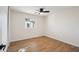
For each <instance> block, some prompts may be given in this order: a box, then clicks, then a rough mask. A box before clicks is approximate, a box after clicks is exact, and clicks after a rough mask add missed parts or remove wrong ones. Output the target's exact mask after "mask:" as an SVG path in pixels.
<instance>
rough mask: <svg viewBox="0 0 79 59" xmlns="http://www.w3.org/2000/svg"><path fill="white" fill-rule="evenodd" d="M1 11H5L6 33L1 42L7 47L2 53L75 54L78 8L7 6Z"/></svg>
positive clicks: (78, 45)
mask: <svg viewBox="0 0 79 59" xmlns="http://www.w3.org/2000/svg"><path fill="white" fill-rule="evenodd" d="M7 7H8V6H7ZM0 9H1V8H0ZM3 9H4V10H6V9H7V10H8V11H7V13H8V15H7V14H6V15H7V16H8V18H7V24H8V25H7V29H9V30H8V31H7V32H6V33H7V34H8V35H7V36H6V35H5V36H6V37H8V38H7V40H4V39H2V40H1V43H2V44H3V45H6V46H7V48H6V52H79V7H78V6H9V7H8V8H6V9H5V7H3ZM3 22H4V21H3ZM5 26H6V25H5ZM3 32H4V31H2V33H3ZM3 37H4V36H3ZM6 41H7V43H5V42H6Z"/></svg>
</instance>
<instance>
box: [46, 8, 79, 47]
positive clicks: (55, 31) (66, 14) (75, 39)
mask: <svg viewBox="0 0 79 59" xmlns="http://www.w3.org/2000/svg"><path fill="white" fill-rule="evenodd" d="M46 35H47V36H49V37H52V38H56V39H58V40H60V41H63V42H66V43H69V44H72V45H75V46H79V9H78V8H70V9H65V10H59V11H56V12H55V13H54V14H51V15H49V16H48V17H47V20H46Z"/></svg>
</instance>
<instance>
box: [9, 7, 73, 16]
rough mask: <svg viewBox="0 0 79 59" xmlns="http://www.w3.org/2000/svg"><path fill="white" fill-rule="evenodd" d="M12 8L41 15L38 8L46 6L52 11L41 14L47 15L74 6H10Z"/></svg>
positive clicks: (46, 8)
mask: <svg viewBox="0 0 79 59" xmlns="http://www.w3.org/2000/svg"><path fill="white" fill-rule="evenodd" d="M10 8H11V9H13V10H16V11H20V12H24V13H28V14H33V15H40V14H38V10H39V9H40V8H45V10H49V11H50V13H45V14H41V15H40V16H47V15H49V14H51V13H52V14H53V13H55V12H56V11H58V10H65V9H69V8H72V6H10Z"/></svg>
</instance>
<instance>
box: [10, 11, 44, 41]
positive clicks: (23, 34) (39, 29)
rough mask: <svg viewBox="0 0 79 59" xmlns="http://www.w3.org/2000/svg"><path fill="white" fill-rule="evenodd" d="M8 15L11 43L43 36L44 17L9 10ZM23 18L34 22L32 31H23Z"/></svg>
mask: <svg viewBox="0 0 79 59" xmlns="http://www.w3.org/2000/svg"><path fill="white" fill-rule="evenodd" d="M10 15H11V16H10V31H11V33H10V34H11V41H17V40H22V39H28V38H33V37H38V36H42V35H43V34H44V33H43V32H44V26H43V25H44V17H41V16H35V15H30V14H25V13H22V12H18V11H14V10H10ZM25 18H31V19H33V20H34V21H35V27H34V29H25V26H24V24H25Z"/></svg>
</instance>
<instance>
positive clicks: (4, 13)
mask: <svg viewBox="0 0 79 59" xmlns="http://www.w3.org/2000/svg"><path fill="white" fill-rule="evenodd" d="M0 18H1V20H2V40H1V41H2V43H3V44H7V41H8V32H7V31H8V28H7V27H8V23H7V22H8V7H7V6H1V7H0Z"/></svg>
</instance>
